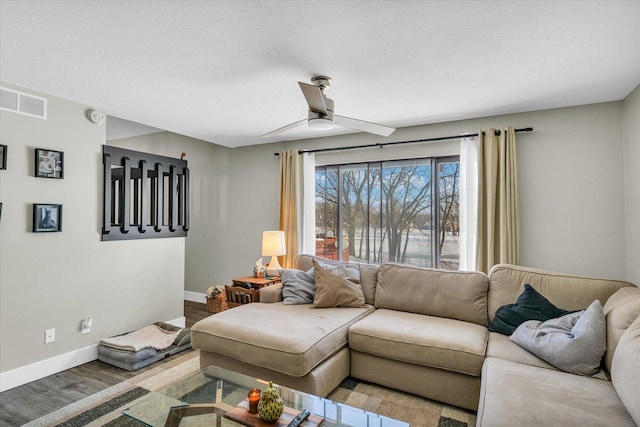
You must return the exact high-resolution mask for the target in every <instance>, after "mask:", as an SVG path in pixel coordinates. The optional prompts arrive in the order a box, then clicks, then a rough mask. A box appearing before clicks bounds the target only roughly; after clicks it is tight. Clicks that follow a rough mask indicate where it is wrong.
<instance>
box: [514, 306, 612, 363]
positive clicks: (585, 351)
mask: <svg viewBox="0 0 640 427" xmlns="http://www.w3.org/2000/svg"><path fill="white" fill-rule="evenodd" d="M509 339H510V340H511V341H513V342H515V343H516V344H518V345H519V346H520V347H522V348H524V349H525V350H528V351H530V352H531V353H533V354H535V355H536V356H538V357H539V358H540V359H542V360H544V361H546V362H548V363H550V364H552V365H553V366H555V367H556V368H558V369H561V370H563V371H566V372H571V373H574V374H578V375H595V374H597V373H598V371H599V370H600V362H601V360H602V356H603V355H604V351H605V349H606V348H607V340H606V323H605V318H604V312H603V310H602V304H601V303H600V301H598V300H595V301H594V302H592V303H591V305H590V306H589V307H588V308H587V309H586V310H583V311H578V312H575V313H569V314H566V315H564V316H562V317H558V318H556V319H551V320H547V321H546V322H541V321H539V320H529V321H527V322H524V323H523V324H521V325H520V326H518V328H517V329H516V330H515V332H514V333H513V334H512V335H511V336H510V337H509Z"/></svg>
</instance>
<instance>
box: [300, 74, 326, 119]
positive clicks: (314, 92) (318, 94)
mask: <svg viewBox="0 0 640 427" xmlns="http://www.w3.org/2000/svg"><path fill="white" fill-rule="evenodd" d="M298 84H299V85H300V89H302V93H303V94H304V97H305V98H306V99H307V104H309V110H311V111H313V112H314V113H319V114H322V115H323V116H326V115H327V114H329V113H328V112H327V106H326V105H325V103H324V96H323V95H322V91H321V90H320V88H319V87H318V86H314V85H310V84H307V83H302V82H298Z"/></svg>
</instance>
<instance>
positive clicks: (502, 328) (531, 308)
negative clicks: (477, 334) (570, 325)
mask: <svg viewBox="0 0 640 427" xmlns="http://www.w3.org/2000/svg"><path fill="white" fill-rule="evenodd" d="M567 313H568V312H567V311H566V310H563V309H561V308H558V307H556V306H555V305H553V304H551V303H550V302H549V300H548V299H546V298H545V297H543V296H542V295H540V294H539V293H538V291H536V290H535V289H533V288H532V287H531V285H528V284H526V285H524V291H523V292H522V293H521V294H520V296H519V297H518V299H517V300H516V302H515V303H514V304H506V305H503V306H502V307H500V308H499V309H498V310H497V311H496V316H495V317H494V318H493V320H492V321H491V324H489V331H491V332H498V333H501V334H504V335H511V334H512V333H513V332H514V331H515V330H516V328H517V327H518V326H520V325H521V324H523V323H524V322H526V321H527V320H542V321H545V320H549V319H553V318H555V317H560V316H562V315H565V314H567Z"/></svg>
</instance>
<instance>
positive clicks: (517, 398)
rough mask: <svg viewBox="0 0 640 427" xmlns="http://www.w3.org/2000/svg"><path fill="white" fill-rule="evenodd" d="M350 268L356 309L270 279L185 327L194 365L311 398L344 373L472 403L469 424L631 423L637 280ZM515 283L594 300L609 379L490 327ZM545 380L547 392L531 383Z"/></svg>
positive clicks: (639, 325) (306, 265) (638, 327)
mask: <svg viewBox="0 0 640 427" xmlns="http://www.w3.org/2000/svg"><path fill="white" fill-rule="evenodd" d="M314 259H315V258H314V257H312V256H308V255H300V256H298V257H297V259H296V265H295V268H296V269H298V270H302V271H307V270H309V269H311V268H312V267H313V264H312V261H313V260H314ZM322 262H327V261H326V260H324V261H322ZM333 263H334V264H342V263H335V262H333ZM358 268H359V272H360V284H361V287H362V292H363V295H364V302H365V304H364V305H363V306H362V307H352V308H345V307H335V308H311V307H312V305H311V304H301V305H287V304H284V303H283V302H282V286H283V285H273V286H269V287H266V288H263V289H262V290H261V296H260V299H261V303H257V304H248V305H244V306H241V307H237V308H234V309H233V310H227V311H225V312H222V313H219V314H216V315H214V316H210V317H208V318H206V319H203V320H201V321H200V322H198V323H197V324H195V325H194V326H193V327H192V343H193V346H194V347H195V348H197V349H199V350H200V365H201V366H202V367H204V366H208V365H217V366H222V367H224V368H227V369H231V370H235V371H238V372H242V373H245V374H247V375H252V376H256V377H261V378H265V379H269V380H272V381H275V382H277V383H280V384H283V385H286V386H288V387H292V388H296V389H299V390H302V391H306V392H309V393H313V394H316V395H320V396H326V395H327V394H329V393H330V392H331V391H332V390H333V389H334V388H335V387H337V386H338V384H339V383H340V382H341V381H342V380H343V379H344V378H346V377H347V376H352V377H354V378H358V379H361V380H365V381H369V382H373V383H376V384H380V385H383V386H387V387H391V388H395V389H398V390H402V391H406V392H410V393H414V394H417V395H420V396H423V397H426V398H430V399H433V400H438V401H441V402H445V403H448V404H452V405H455V406H459V407H462V408H466V409H470V410H474V411H475V410H478V425H486V426H493V425H530V424H540V425H602V424H599V423H603V422H604V423H605V424H607V423H608V422H609V421H611V420H615V421H616V425H630V426H633V425H634V420H635V423H638V422H639V421H640V397H639V394H638V389H639V388H640V386H638V384H640V356H639V355H640V318H639V316H640V289H638V288H636V287H635V286H633V285H632V284H630V283H627V282H622V281H616V280H602V279H593V278H584V277H577V276H569V275H562V274H557V273H551V272H546V271H541V270H534V269H529V268H524V267H516V266H511V265H497V266H495V267H494V268H493V269H492V270H491V272H490V274H489V275H486V274H484V273H480V272H453V271H443V270H435V269H424V268H418V267H412V266H407V265H400V264H393V263H385V264H382V265H380V266H375V265H366V264H359V265H358ZM525 284H530V285H531V286H532V287H533V288H534V289H536V290H537V291H538V292H539V293H541V294H542V295H544V296H545V297H546V298H547V299H548V300H549V301H550V302H552V303H553V304H555V305H557V306H558V307H562V308H564V309H566V310H583V309H585V308H586V307H587V306H589V304H590V303H591V302H592V301H594V300H596V299H598V300H599V301H600V302H601V303H602V304H603V305H604V311H605V313H606V314H607V317H606V320H607V333H608V334H609V336H608V337H607V351H606V354H605V356H604V358H603V359H604V361H605V363H604V365H605V370H606V371H607V372H608V373H611V376H612V381H603V380H601V379H595V378H590V377H584V376H579V375H574V374H570V373H567V372H563V371H560V370H558V369H556V368H554V367H553V366H552V365H550V364H549V363H546V362H544V361H543V360H541V359H539V358H538V357H536V356H534V355H533V354H531V353H529V352H527V351H526V350H524V349H522V348H521V347H519V346H518V345H517V344H515V343H513V342H511V341H510V340H509V337H508V336H506V335H501V334H498V333H496V332H490V331H489V329H488V326H489V325H490V323H491V322H492V321H493V319H494V318H495V313H496V311H497V310H498V308H499V307H501V306H503V305H506V304H511V303H514V302H515V301H516V299H517V298H518V295H520V293H521V292H522V291H523V288H524V285H525ZM612 295H614V298H612V302H611V303H609V304H607V302H608V300H609V299H610V297H612ZM634 321H635V323H633V322H634ZM632 323H633V324H632ZM621 346H622V347H621ZM547 388H549V389H551V390H554V391H555V393H551V392H547V391H544V392H541V391H542V390H546V389H547ZM565 394H567V396H566V397H564V398H562V399H560V398H558V396H559V395H563V396H564V395H565ZM565 404H568V405H572V409H571V410H567V408H565ZM598 405H603V406H604V407H605V408H606V409H605V410H601V409H599V407H598ZM541 408H542V410H541Z"/></svg>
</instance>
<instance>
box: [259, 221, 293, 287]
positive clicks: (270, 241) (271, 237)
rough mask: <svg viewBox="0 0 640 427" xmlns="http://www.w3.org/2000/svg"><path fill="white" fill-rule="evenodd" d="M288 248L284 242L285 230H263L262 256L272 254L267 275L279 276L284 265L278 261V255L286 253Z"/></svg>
mask: <svg viewBox="0 0 640 427" xmlns="http://www.w3.org/2000/svg"><path fill="white" fill-rule="evenodd" d="M286 254H287V248H286V246H285V244H284V231H263V232H262V256H270V257H271V261H269V264H268V266H267V276H279V275H280V270H282V267H281V266H280V263H279V262H278V255H286Z"/></svg>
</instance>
